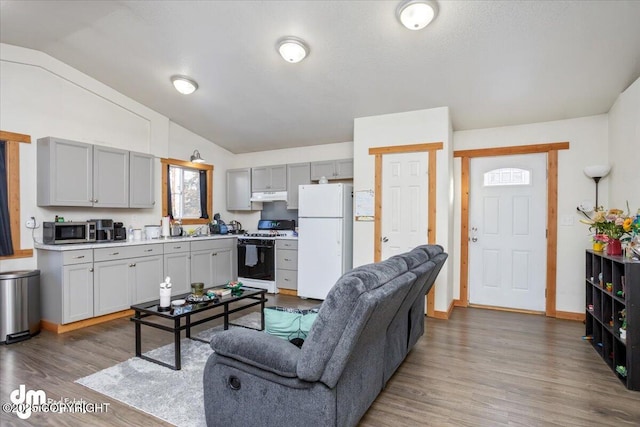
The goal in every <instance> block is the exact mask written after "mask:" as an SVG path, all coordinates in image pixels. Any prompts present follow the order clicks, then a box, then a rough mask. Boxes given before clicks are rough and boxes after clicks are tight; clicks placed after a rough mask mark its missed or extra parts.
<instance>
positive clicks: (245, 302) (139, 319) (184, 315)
mask: <svg viewBox="0 0 640 427" xmlns="http://www.w3.org/2000/svg"><path fill="white" fill-rule="evenodd" d="M266 293H267V291H266V290H265V289H254V288H247V287H243V288H242V294H240V295H234V294H232V295H226V296H223V297H219V298H218V300H217V301H207V302H198V303H190V304H185V305H184V306H182V307H180V308H179V309H171V310H168V311H163V310H161V309H160V307H159V306H158V304H159V303H160V301H159V300H156V301H149V302H146V303H142V304H135V305H132V306H131V309H132V310H134V311H135V314H134V316H133V317H132V318H131V321H132V322H134V323H135V328H136V356H137V357H139V358H141V359H144V360H148V361H149V362H153V363H157V364H158V365H162V366H165V367H167V368H170V369H173V370H176V371H178V370H180V369H181V364H180V332H181V331H183V330H186V336H187V338H189V339H192V340H197V341H202V342H208V341H205V340H202V339H200V338H196V337H191V327H192V326H197V325H201V324H203V323H205V322H209V321H211V320H213V319H218V318H220V317H224V329H225V330H226V329H229V325H234V324H233V323H230V322H229V315H230V314H233V313H237V312H239V311H242V310H246V309H248V308H250V307H254V306H256V305H260V329H259V330H264V304H265V302H267V298H265V295H266ZM189 295H190V294H188V293H187V294H182V295H175V296H172V299H173V300H176V299H186V298H187V296H189ZM232 303H238V304H234V306H233V307H229V306H230V305H231V304H232ZM216 309H221V311H220V310H216ZM200 313H206V315H205V317H203V318H201V319H198V320H195V321H192V320H191V316H193V315H195V314H200ZM149 317H154V318H156V319H168V320H172V321H173V325H172V326H168V325H167V324H166V322H165V324H162V323H158V322H153V321H150V320H147V318H149ZM183 319H184V323H183V321H182V320H183ZM142 325H146V326H150V327H152V328H156V329H161V330H163V331H167V332H172V333H173V337H174V339H173V341H174V352H175V365H170V364H168V363H165V362H163V361H161V360H157V359H154V358H152V357H149V356H145V355H144V354H142V328H141V326H142ZM234 326H243V325H234ZM243 327H246V326H243Z"/></svg>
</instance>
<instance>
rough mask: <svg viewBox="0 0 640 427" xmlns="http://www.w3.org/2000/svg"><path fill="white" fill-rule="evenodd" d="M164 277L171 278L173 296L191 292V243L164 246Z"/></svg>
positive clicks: (166, 244)
mask: <svg viewBox="0 0 640 427" xmlns="http://www.w3.org/2000/svg"><path fill="white" fill-rule="evenodd" d="M164 275H165V276H169V277H171V294H172V295H177V294H181V293H185V292H189V291H191V246H190V243H189V242H175V243H165V244H164Z"/></svg>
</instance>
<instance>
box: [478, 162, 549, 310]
mask: <svg viewBox="0 0 640 427" xmlns="http://www.w3.org/2000/svg"><path fill="white" fill-rule="evenodd" d="M546 180H547V173H546V155H545V154H531V155H517V156H499V157H484V158H475V159H472V160H471V164H470V189H469V190H470V194H469V232H470V235H469V302H470V303H471V304H480V305H487V306H494V307H506V308H514V309H523V310H533V311H544V310H545V289H546V212H547V207H546Z"/></svg>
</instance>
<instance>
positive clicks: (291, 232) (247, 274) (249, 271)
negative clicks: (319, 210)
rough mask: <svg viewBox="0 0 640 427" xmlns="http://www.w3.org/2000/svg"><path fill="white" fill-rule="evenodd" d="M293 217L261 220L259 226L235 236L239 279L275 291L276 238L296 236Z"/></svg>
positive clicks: (253, 285)
mask: <svg viewBox="0 0 640 427" xmlns="http://www.w3.org/2000/svg"><path fill="white" fill-rule="evenodd" d="M295 227H296V223H295V221H294V220H260V221H258V230H257V231H250V232H247V233H245V234H244V235H242V236H238V280H239V281H241V282H242V283H243V284H245V285H247V286H251V287H256V288H261V289H266V290H267V292H270V293H275V292H276V258H275V246H276V239H278V238H283V237H292V236H295Z"/></svg>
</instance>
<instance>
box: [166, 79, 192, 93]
mask: <svg viewBox="0 0 640 427" xmlns="http://www.w3.org/2000/svg"><path fill="white" fill-rule="evenodd" d="M171 82H172V83H173V86H174V87H175V88H176V90H177V91H178V92H180V93H181V94H183V95H189V94H190V93H193V92H195V91H196V89H198V83H196V82H195V81H194V80H192V79H190V78H189V77H187V76H173V77H171Z"/></svg>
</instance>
